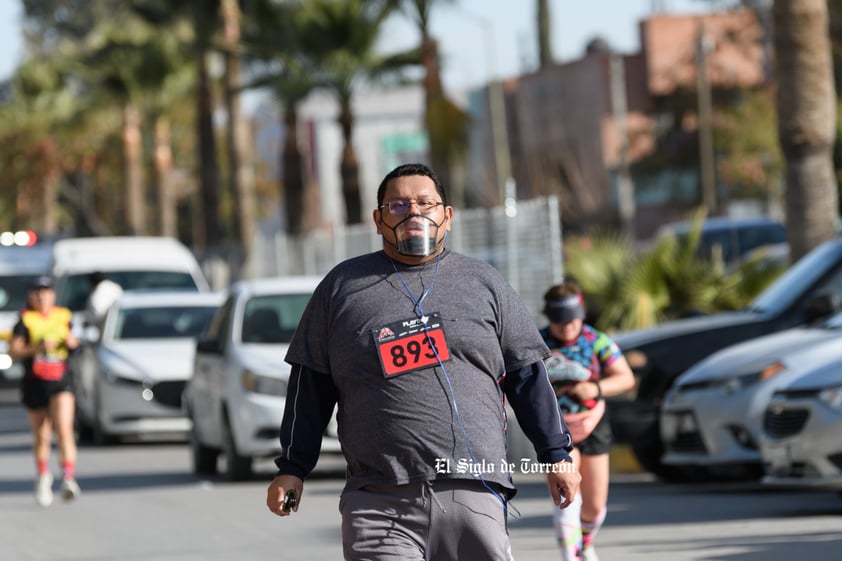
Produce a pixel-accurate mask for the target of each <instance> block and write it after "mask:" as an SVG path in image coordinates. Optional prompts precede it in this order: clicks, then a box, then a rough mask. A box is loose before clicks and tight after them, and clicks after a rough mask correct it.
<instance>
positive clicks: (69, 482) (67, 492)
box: [61, 477, 82, 501]
mask: <svg viewBox="0 0 842 561" xmlns="http://www.w3.org/2000/svg"><path fill="white" fill-rule="evenodd" d="M81 494H82V490H81V489H79V484H78V483H76V480H75V479H73V478H72V477H69V478H67V479H62V481H61V498H62V499H64V500H65V501H72V500H73V499H75V498H76V497H78V496H79V495H81Z"/></svg>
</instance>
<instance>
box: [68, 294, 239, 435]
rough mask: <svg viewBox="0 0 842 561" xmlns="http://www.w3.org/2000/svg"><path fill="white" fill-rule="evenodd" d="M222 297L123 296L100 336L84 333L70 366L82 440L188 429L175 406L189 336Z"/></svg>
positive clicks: (189, 355) (186, 369)
mask: <svg viewBox="0 0 842 561" xmlns="http://www.w3.org/2000/svg"><path fill="white" fill-rule="evenodd" d="M223 299H224V295H223V294H221V293H214V292H182V291H177V292H170V291H151V292H131V291H129V292H126V293H124V294H123V295H122V296H121V297H120V298H119V299H118V300H117V301H116V302H115V303H114V304H113V305H112V306H111V307H110V308H109V310H108V312H107V314H106V316H105V320H104V322H103V324H102V332H101V333H99V332H98V329H96V328H89V329H88V331H87V332H86V335H87V337H86V339H85V343H84V344H83V346H82V349H81V350H80V352H79V354H77V355H76V356H75V357H73V359H72V361H71V372H72V373H73V383H74V391H75V392H76V408H77V419H76V422H77V428H78V429H79V436H80V438H82V439H87V438H89V437H92V438H93V439H94V441H96V442H97V443H101V444H105V443H109V442H114V441H116V440H118V439H119V438H121V437H126V436H146V435H150V434H158V435H171V436H180V437H181V438H184V437H185V436H186V435H187V433H188V432H189V430H190V420H189V419H188V418H187V417H186V416H185V415H184V411H183V409H182V407H181V394H182V391H183V389H184V384H185V382H186V381H187V379H188V378H189V377H190V376H191V374H192V373H193V354H194V352H195V350H196V339H197V338H198V336H199V334H200V333H201V332H202V331H203V330H204V329H205V328H206V327H207V325H208V323H209V322H210V319H211V317H212V316H213V313H214V312H215V311H216V309H217V308H218V307H219V306H220V304H222V301H223Z"/></svg>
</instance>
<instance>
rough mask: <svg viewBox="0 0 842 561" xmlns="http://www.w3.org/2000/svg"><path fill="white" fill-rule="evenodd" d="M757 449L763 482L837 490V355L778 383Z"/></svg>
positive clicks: (841, 408)
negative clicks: (762, 467) (786, 382)
mask: <svg viewBox="0 0 842 561" xmlns="http://www.w3.org/2000/svg"><path fill="white" fill-rule="evenodd" d="M760 450H761V454H762V456H763V465H764V469H765V471H766V477H764V478H763V482H764V483H767V484H770V485H779V486H781V485H786V486H797V487H816V488H823V489H833V490H836V491H842V358H840V359H836V360H833V361H829V362H826V363H825V364H822V365H819V366H816V367H815V368H810V369H807V370H804V371H803V374H802V375H801V376H799V377H798V378H796V379H795V380H793V381H791V382H789V383H788V384H785V385H783V386H780V387H778V389H777V390H776V391H775V393H774V395H773V396H772V399H771V400H770V402H769V405H768V407H767V408H766V414H765V416H764V420H763V433H762V435H761V438H760Z"/></svg>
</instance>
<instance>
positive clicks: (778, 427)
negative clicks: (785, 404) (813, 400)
mask: <svg viewBox="0 0 842 561" xmlns="http://www.w3.org/2000/svg"><path fill="white" fill-rule="evenodd" d="M809 418H810V411H809V410H807V409H784V410H783V411H775V410H771V409H767V410H766V414H765V415H764V417H763V430H765V431H766V434H768V435H769V436H771V437H774V438H783V437H786V436H792V435H794V434H798V433H799V432H801V429H803V428H804V425H805V424H807V419H809Z"/></svg>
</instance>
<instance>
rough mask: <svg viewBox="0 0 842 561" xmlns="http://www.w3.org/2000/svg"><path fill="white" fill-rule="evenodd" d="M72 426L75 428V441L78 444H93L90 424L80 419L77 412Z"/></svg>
mask: <svg viewBox="0 0 842 561" xmlns="http://www.w3.org/2000/svg"><path fill="white" fill-rule="evenodd" d="M73 424H74V426H75V428H76V439H77V441H78V442H84V443H88V442H93V440H94V429H93V427H92V426H91V424H90V423H88V422H87V421H85V420H84V419H82V417H81V416H80V415H79V413H78V412H77V413H76V417H75V419H74V422H73Z"/></svg>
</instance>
